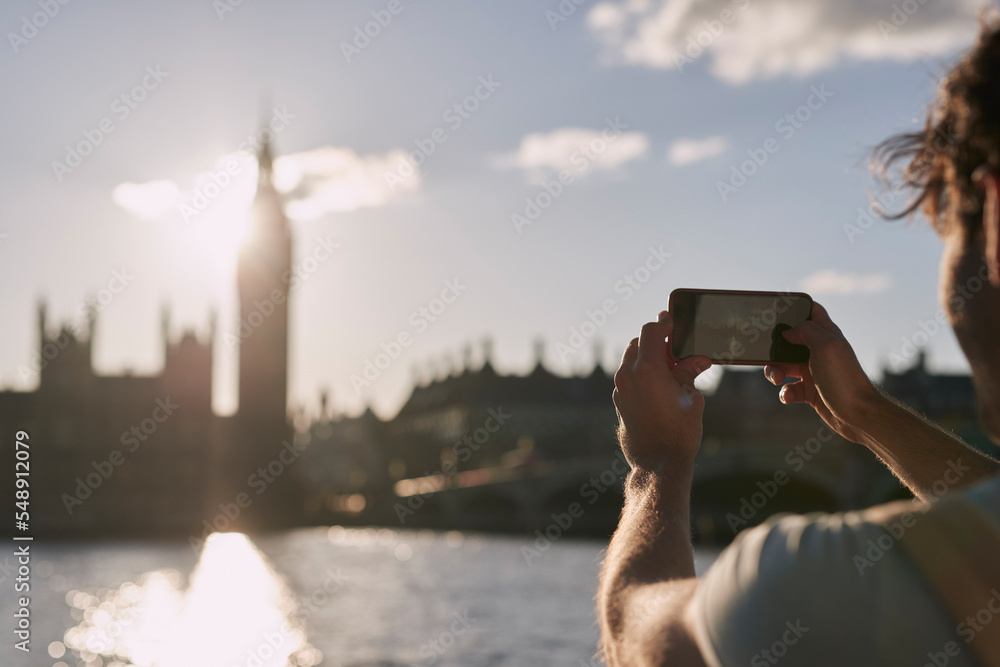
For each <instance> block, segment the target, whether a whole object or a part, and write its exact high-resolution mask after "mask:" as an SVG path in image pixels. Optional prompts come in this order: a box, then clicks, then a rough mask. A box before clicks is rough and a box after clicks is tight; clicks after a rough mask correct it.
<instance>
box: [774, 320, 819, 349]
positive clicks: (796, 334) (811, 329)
mask: <svg viewBox="0 0 1000 667" xmlns="http://www.w3.org/2000/svg"><path fill="white" fill-rule="evenodd" d="M782 335H783V336H784V337H785V340H787V341H788V342H789V343H795V344H796V345H805V346H806V347H808V348H812V347H813V346H815V345H816V344H817V343H819V342H820V341H822V340H824V339H826V338H827V337H828V336H829V335H830V333H829V332H828V331H824V330H823V328H822V327H821V326H819V325H818V324H816V323H815V322H813V321H812V320H806V321H805V322H802V323H801V324H799V325H797V326H795V327H793V328H791V329H787V330H785V331H784V332H782Z"/></svg>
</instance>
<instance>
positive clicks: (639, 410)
mask: <svg viewBox="0 0 1000 667" xmlns="http://www.w3.org/2000/svg"><path fill="white" fill-rule="evenodd" d="M672 329H673V321H672V319H671V317H670V314H669V313H668V312H666V311H664V312H662V313H660V316H659V320H658V321H657V322H647V323H646V324H644V325H643V327H642V332H641V333H640V335H639V337H638V338H633V339H632V341H631V342H630V343H629V344H628V347H626V348H625V354H624V355H622V363H621V366H620V367H619V368H618V372H617V373H615V390H614V394H613V395H612V398H613V399H614V402H615V408H617V410H618V420H619V422H620V427H619V439H620V440H621V445H622V451H624V453H625V458H626V459H628V462H629V463H630V464H631V465H632V467H633V468H636V469H639V470H644V471H648V472H653V473H658V472H660V471H661V470H663V469H664V466H671V467H673V466H674V465H676V464H682V465H690V464H691V463H692V462H693V460H694V456H695V454H697V453H698V447H699V446H700V445H701V434H702V413H703V412H704V409H705V398H704V396H702V395H701V392H699V391H698V390H697V389H695V388H694V379H695V378H696V377H698V375H699V374H700V373H702V372H704V371H705V370H707V369H708V368H709V367H710V366H711V365H712V361H711V359H709V358H708V357H705V356H696V357H688V358H687V359H684V360H682V361H679V362H676V363H673V362H671V361H670V360H669V359H668V358H667V342H666V341H667V338H668V337H669V336H670V333H671V331H672Z"/></svg>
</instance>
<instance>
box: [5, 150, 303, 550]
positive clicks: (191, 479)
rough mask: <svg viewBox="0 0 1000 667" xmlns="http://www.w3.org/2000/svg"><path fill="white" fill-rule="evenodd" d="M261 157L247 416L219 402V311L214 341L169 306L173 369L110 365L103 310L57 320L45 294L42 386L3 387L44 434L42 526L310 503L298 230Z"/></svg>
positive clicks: (35, 482)
mask: <svg viewBox="0 0 1000 667" xmlns="http://www.w3.org/2000/svg"><path fill="white" fill-rule="evenodd" d="M258 161H259V164H260V176H259V183H258V188H257V194H256V198H255V201H254V203H253V208H252V211H251V225H252V229H251V232H250V236H249V239H248V240H247V242H246V244H245V245H244V246H243V248H242V249H241V252H240V257H239V265H238V276H237V281H238V291H239V317H240V327H239V331H240V367H239V373H240V380H239V410H238V413H237V414H236V415H234V416H233V417H218V416H216V415H214V414H213V412H212V394H211V391H212V349H213V345H214V342H215V338H216V322H215V316H214V315H212V317H211V325H210V328H209V336H208V338H207V339H206V340H199V339H198V338H197V337H196V336H195V334H194V332H193V331H186V332H184V333H183V335H182V336H181V337H180V338H177V339H174V338H171V336H170V317H169V312H168V310H167V309H166V308H165V309H164V310H163V314H162V323H161V328H162V336H163V346H164V352H163V357H164V363H163V368H162V370H161V371H160V372H159V373H158V374H154V375H148V376H137V375H132V374H131V373H126V374H124V375H120V376H102V375H98V374H97V373H95V372H94V370H93V366H92V363H91V351H92V348H93V342H94V339H95V336H96V335H99V331H100V329H99V327H98V322H97V321H96V317H95V316H96V313H94V312H93V311H91V318H90V320H89V322H88V323H87V327H86V329H85V330H83V331H77V330H74V329H73V328H72V327H71V326H69V325H64V326H62V327H61V328H60V329H59V330H58V331H55V330H53V329H52V328H51V326H50V324H49V322H48V321H47V319H46V308H45V305H44V303H43V304H40V305H39V311H38V330H39V333H38V336H39V337H38V349H37V350H36V355H37V363H36V364H34V365H35V366H36V370H37V373H38V387H37V388H36V389H35V390H34V391H30V392H20V391H0V430H2V432H4V433H8V434H13V433H14V432H16V431H17V430H24V431H26V432H28V433H29V434H30V436H31V440H30V443H31V476H30V481H31V489H32V493H31V516H32V522H31V526H32V530H34V531H36V532H35V534H46V533H47V534H51V535H59V536H62V535H80V536H94V535H100V534H110V533H127V534H131V535H141V534H167V533H169V534H189V535H194V536H196V537H199V536H201V535H202V534H203V533H204V531H205V530H206V529H207V527H211V528H214V529H259V528H266V527H268V526H271V525H285V524H287V523H288V517H289V513H291V516H297V515H298V513H299V512H300V509H301V500H300V499H299V497H298V495H297V492H296V490H295V484H294V481H293V480H292V479H290V476H288V475H285V474H284V472H285V468H287V467H288V463H287V462H288V461H294V457H295V455H296V454H297V453H298V451H297V450H296V449H295V448H294V447H293V445H292V433H291V428H290V425H289V422H288V419H287V416H286V415H287V395H288V389H287V377H288V279H289V271H290V269H291V237H290V234H289V226H288V221H287V219H286V218H285V216H284V213H283V211H282V208H281V199H280V196H279V195H278V193H277V192H276V190H275V188H274V186H273V184H272V181H271V176H272V159H271V151H270V147H269V146H267V145H265V146H264V147H263V148H262V149H261V151H260V154H259V155H258ZM8 451H10V452H11V456H13V454H12V450H11V449H8ZM8 469H13V465H11V466H10V467H9V468H8ZM10 477H11V476H9V475H8V476H5V477H4V478H3V479H2V480H0V493H2V494H3V499H2V501H0V502H2V503H5V504H7V503H9V502H11V499H12V498H13V492H12V490H11V489H10V488H9V485H10V484H11V480H10V479H9V478H10ZM9 490H10V491H11V492H9V493H8V491H9ZM251 507H252V509H251ZM234 508H236V509H234ZM295 522H296V519H292V523H295Z"/></svg>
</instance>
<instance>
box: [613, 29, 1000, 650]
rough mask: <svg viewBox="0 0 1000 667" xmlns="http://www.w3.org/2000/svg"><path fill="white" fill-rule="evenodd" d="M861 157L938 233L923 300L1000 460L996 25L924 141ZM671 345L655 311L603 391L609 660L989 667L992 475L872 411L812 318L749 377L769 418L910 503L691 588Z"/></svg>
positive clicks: (951, 448)
mask: <svg viewBox="0 0 1000 667" xmlns="http://www.w3.org/2000/svg"><path fill="white" fill-rule="evenodd" d="M876 157H877V158H879V159H880V160H881V162H882V164H883V166H884V167H889V166H891V165H892V164H894V163H895V162H896V161H897V160H905V161H907V162H908V165H907V167H906V169H905V170H904V172H903V178H904V180H905V183H906V184H907V185H908V186H909V187H911V188H913V189H914V191H915V192H916V199H915V201H914V203H913V205H912V206H911V207H910V208H909V209H907V210H906V211H904V212H903V213H902V214H901V215H904V214H909V213H910V212H912V211H913V210H915V209H917V208H918V207H922V208H923V210H924V211H925V212H926V214H927V216H928V217H929V218H930V220H931V221H932V223H933V224H934V227H935V229H936V230H937V231H938V233H939V235H940V236H941V239H942V241H943V244H944V252H943V256H942V260H941V265H940V293H939V298H940V301H941V303H942V306H943V308H944V311H945V312H946V313H947V315H948V317H949V320H950V322H951V325H952V327H953V328H954V331H955V335H956V337H957V338H958V341H959V343H960V345H961V347H962V350H963V351H964V353H965V355H966V357H967V358H968V360H969V363H970V365H971V367H972V372H973V382H974V385H975V388H976V392H977V396H978V402H979V412H980V416H981V421H982V423H983V427H984V429H985V430H986V431H987V433H988V434H989V436H990V438H991V439H992V440H993V441H994V442H996V443H998V444H1000V348H998V347H997V342H998V341H1000V26H998V25H996V24H991V25H987V24H986V23H985V22H984V25H983V29H982V34H981V35H980V38H979V42H978V44H977V45H976V46H975V48H974V49H973V50H972V51H971V52H970V53H969V54H968V55H966V57H965V58H963V60H962V61H961V62H960V63H959V65H958V66H957V67H956V68H955V69H954V70H953V71H952V72H951V73H950V74H949V76H948V77H947V78H946V79H945V80H944V82H943V84H942V87H941V92H940V97H939V99H938V101H937V103H936V105H935V107H934V109H933V110H932V112H931V114H930V117H929V118H928V122H927V126H926V129H925V130H924V131H921V132H915V133H912V134H907V135H902V136H900V137H896V138H893V139H890V140H889V141H887V142H885V143H884V144H883V145H882V146H881V147H880V148H879V149H878V151H877V152H876ZM670 333H671V319H670V315H669V313H666V312H663V313H660V316H659V319H658V321H656V322H650V323H647V324H645V325H644V326H643V327H642V331H641V334H640V335H639V337H638V338H636V339H634V340H632V341H631V343H629V345H628V347H627V348H626V350H625V353H624V356H623V358H622V363H621V367H620V368H619V370H618V372H617V373H616V375H615V391H614V402H615V406H616V407H617V410H618V415H619V420H620V428H619V438H620V442H621V446H622V449H623V451H624V453H625V455H626V457H627V458H628V460H629V462H630V463H631V465H632V472H631V473H630V475H629V477H628V479H627V481H626V489H625V492H626V498H625V507H624V510H623V512H622V517H621V521H620V524H619V527H618V530H617V532H616V533H615V535H614V538H613V539H612V541H611V544H610V546H609V548H608V553H607V557H606V560H605V563H604V567H603V571H602V574H601V582H600V589H599V593H598V613H599V618H600V623H601V629H602V649H603V652H604V655H605V658H606V660H607V662H608V664H610V665H667V664H669V665H681V666H684V667H688V666H697V665H712V666H715V665H748V664H749V665H751V666H752V667H755V666H757V665H773V664H776V663H777V662H779V661H784V662H785V664H790V665H913V666H915V667H919V666H920V665H933V666H934V667H941V666H942V665H952V666H959V665H961V666H965V665H976V664H983V665H995V664H1000V657H998V655H1000V641H998V637H1000V635H998V634H997V633H998V632H1000V570H998V569H997V568H1000V464H998V462H997V461H995V460H993V459H991V458H989V457H987V456H984V455H982V454H980V453H978V452H977V451H975V450H973V449H972V448H970V447H968V446H967V445H966V444H965V443H963V442H962V441H961V440H959V439H958V438H956V437H955V436H953V435H952V434H950V433H948V432H947V431H945V430H943V429H940V428H938V427H936V426H935V425H933V424H931V423H929V422H927V421H926V420H924V419H923V418H921V417H919V416H917V415H916V414H914V413H913V412H911V411H910V410H908V409H905V408H903V407H901V406H900V405H899V404H897V403H896V402H894V401H893V400H891V399H890V398H888V397H886V396H884V395H882V394H881V393H880V392H879V390H878V389H877V388H876V387H875V386H874V385H873V384H872V383H871V382H870V380H869V379H868V377H867V376H866V375H865V373H864V372H863V371H862V369H861V366H860V365H859V364H858V361H857V358H856V356H855V354H854V352H853V350H852V349H851V346H850V345H849V343H848V342H847V340H846V339H845V338H844V336H843V334H842V333H841V332H840V330H839V329H838V328H837V326H836V325H835V324H834V323H833V322H832V321H831V320H830V317H829V316H828V315H827V312H826V311H825V310H824V309H823V308H822V306H820V305H818V304H817V305H815V307H814V309H813V312H812V318H811V321H809V322H806V323H804V324H802V325H800V326H798V327H795V328H794V329H791V330H789V331H787V332H785V334H784V335H785V337H786V338H787V340H789V341H791V342H793V343H799V344H802V345H806V346H808V347H809V350H810V359H809V362H808V365H804V366H802V367H774V366H770V367H767V368H765V369H764V372H765V375H766V376H767V377H768V379H769V380H770V381H771V382H772V383H774V384H776V385H783V386H782V387H781V390H780V393H779V397H780V400H781V401H782V402H783V403H786V404H788V403H808V404H810V405H811V406H813V408H815V410H816V412H817V413H818V414H819V415H820V416H821V417H822V418H823V420H824V421H825V422H826V423H827V424H828V425H829V426H830V427H831V428H833V429H834V430H836V431H837V432H838V433H839V434H841V435H842V436H843V437H845V438H846V439H848V440H850V441H853V442H856V443H859V444H860V445H863V446H865V447H868V448H869V449H871V450H872V451H873V452H875V454H877V455H878V456H879V457H880V458H881V459H882V461H884V462H885V464H886V465H887V466H888V467H889V468H890V470H892V472H893V473H894V474H895V475H896V476H897V477H899V479H900V480H901V481H902V482H903V483H904V484H906V486H907V487H908V488H909V489H910V490H911V491H912V492H913V493H914V495H915V496H916V497H917V499H918V500H917V501H900V502H897V503H892V504H889V505H883V506H880V507H875V508H871V509H869V510H865V511H862V512H854V513H847V514H833V515H810V516H807V517H803V516H792V515H786V516H784V517H780V518H777V519H772V520H770V521H768V522H766V523H765V524H764V525H762V526H759V527H757V528H754V529H751V530H747V531H744V532H743V533H741V534H740V535H739V536H738V538H737V539H736V541H735V542H734V543H733V544H732V545H731V546H730V547H729V548H728V549H727V550H726V551H724V552H723V553H722V555H721V556H720V557H719V559H718V560H717V561H716V562H715V563H714V564H713V566H712V567H711V568H710V569H709V571H708V572H707V573H706V575H705V576H704V577H703V578H702V579H696V578H695V573H694V562H693V554H692V550H691V544H690V532H689V525H690V524H689V522H690V517H689V499H690V491H691V479H692V472H693V462H694V458H695V454H697V452H698V448H699V446H700V444H701V436H702V411H703V407H704V399H703V397H702V396H701V394H700V393H699V392H698V391H697V390H695V389H694V387H693V383H694V380H695V377H697V376H698V374H700V373H701V372H703V371H705V370H706V369H707V368H708V367H709V366H710V360H709V359H708V358H707V357H691V358H687V359H685V360H683V361H680V362H678V363H676V364H671V363H670V362H669V361H668V359H667V356H666V345H667V342H666V341H667V339H669V337H670ZM788 378H794V379H796V380H795V381H794V382H791V383H788V384H783V383H785V380H786V379H788ZM943 489H947V494H942V490H943ZM942 495H943V499H942ZM956 517H957V518H956ZM952 536H957V537H954V538H953V537H952ZM859 558H860V560H859ZM977 577H978V578H977ZM991 586H995V588H992V589H991ZM966 612H968V613H966Z"/></svg>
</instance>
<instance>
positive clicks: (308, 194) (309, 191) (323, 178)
mask: <svg viewBox="0 0 1000 667" xmlns="http://www.w3.org/2000/svg"><path fill="white" fill-rule="evenodd" d="M403 163H406V164H407V165H410V166H412V163H411V162H410V160H409V158H408V157H407V155H406V152H405V151H402V150H394V151H390V152H388V153H385V154H384V155H358V154H357V153H355V152H354V151H353V150H351V149H350V148H337V147H335V146H324V147H322V148H316V149H314V150H310V151H305V152H302V153H292V154H291V155H283V156H281V157H279V158H278V159H277V160H275V163H274V178H275V187H277V188H278V189H279V190H281V191H282V192H284V193H285V194H286V196H287V204H286V206H285V209H286V212H287V213H288V216H289V217H291V218H294V219H297V220H313V219H316V218H318V217H320V216H322V215H324V214H326V213H337V212H342V211H354V210H357V209H359V208H367V207H374V206H382V205H384V204H386V203H387V202H388V201H389V200H390V199H391V198H392V197H394V196H396V195H397V194H399V193H400V192H403V191H414V190H417V189H419V188H420V171H419V169H418V168H417V167H412V172H411V171H409V170H408V169H407V170H401V169H400V165H401V164H403ZM400 173H406V174H409V175H408V176H407V177H405V178H404V177H402V176H400ZM387 176H389V178H387ZM390 181H392V184H390Z"/></svg>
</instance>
